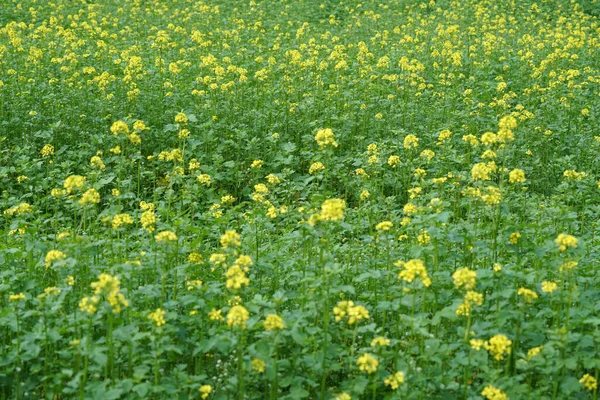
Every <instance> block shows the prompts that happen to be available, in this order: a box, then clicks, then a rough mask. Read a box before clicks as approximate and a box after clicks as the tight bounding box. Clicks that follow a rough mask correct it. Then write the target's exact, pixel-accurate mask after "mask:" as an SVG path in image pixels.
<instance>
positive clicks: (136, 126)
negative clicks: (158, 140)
mask: <svg viewBox="0 0 600 400" xmlns="http://www.w3.org/2000/svg"><path fill="white" fill-rule="evenodd" d="M133 129H134V130H136V131H138V132H141V131H145V130H148V129H150V128H148V127H147V126H146V124H145V123H144V121H142V120H137V121H135V122H134V123H133Z"/></svg>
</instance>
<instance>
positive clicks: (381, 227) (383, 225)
mask: <svg viewBox="0 0 600 400" xmlns="http://www.w3.org/2000/svg"><path fill="white" fill-rule="evenodd" d="M393 226H394V224H392V222H391V221H383V222H380V223H378V224H377V226H376V227H375V229H377V230H378V231H382V232H385V231H389V230H390V229H392V227H393Z"/></svg>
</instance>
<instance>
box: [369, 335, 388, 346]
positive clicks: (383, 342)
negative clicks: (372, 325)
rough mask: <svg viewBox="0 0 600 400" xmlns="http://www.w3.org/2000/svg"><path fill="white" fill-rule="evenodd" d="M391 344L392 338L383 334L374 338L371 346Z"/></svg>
mask: <svg viewBox="0 0 600 400" xmlns="http://www.w3.org/2000/svg"><path fill="white" fill-rule="evenodd" d="M389 345H390V339H387V338H384V337H383V336H377V337H376V338H374V339H373V340H371V347H376V346H381V347H383V346H389Z"/></svg>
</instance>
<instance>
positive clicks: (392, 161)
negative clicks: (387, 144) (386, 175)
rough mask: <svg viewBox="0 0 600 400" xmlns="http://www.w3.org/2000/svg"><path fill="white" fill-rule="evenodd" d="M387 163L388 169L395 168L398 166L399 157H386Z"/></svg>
mask: <svg viewBox="0 0 600 400" xmlns="http://www.w3.org/2000/svg"><path fill="white" fill-rule="evenodd" d="M387 163H388V165H389V166H390V167H392V168H396V167H397V166H398V164H400V157H398V156H394V155H391V156H389V157H388V160H387Z"/></svg>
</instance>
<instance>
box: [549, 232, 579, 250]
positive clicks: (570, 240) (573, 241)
mask: <svg viewBox="0 0 600 400" xmlns="http://www.w3.org/2000/svg"><path fill="white" fill-rule="evenodd" d="M577 242H578V240H577V238H576V237H575V236H571V235H567V234H565V233H561V234H559V235H558V237H557V238H556V239H554V243H556V244H557V245H558V250H559V251H566V250H567V249H568V248H570V247H571V248H576V247H577Z"/></svg>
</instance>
